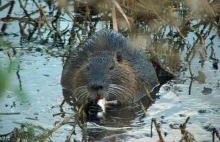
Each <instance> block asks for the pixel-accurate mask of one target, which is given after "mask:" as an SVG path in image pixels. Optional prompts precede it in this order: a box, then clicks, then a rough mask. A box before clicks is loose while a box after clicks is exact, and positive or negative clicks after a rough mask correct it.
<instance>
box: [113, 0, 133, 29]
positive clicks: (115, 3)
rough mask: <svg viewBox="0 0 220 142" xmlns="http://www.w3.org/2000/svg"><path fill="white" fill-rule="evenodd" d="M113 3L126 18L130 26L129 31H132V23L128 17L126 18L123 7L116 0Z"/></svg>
mask: <svg viewBox="0 0 220 142" xmlns="http://www.w3.org/2000/svg"><path fill="white" fill-rule="evenodd" d="M112 3H113V4H114V5H115V6H116V7H117V8H118V10H119V12H120V13H121V14H122V16H123V17H124V18H125V20H126V22H127V24H128V28H129V30H131V26H130V23H129V21H128V17H127V16H126V14H125V13H124V11H123V9H122V8H121V6H120V5H119V4H118V2H117V1H116V0H112Z"/></svg>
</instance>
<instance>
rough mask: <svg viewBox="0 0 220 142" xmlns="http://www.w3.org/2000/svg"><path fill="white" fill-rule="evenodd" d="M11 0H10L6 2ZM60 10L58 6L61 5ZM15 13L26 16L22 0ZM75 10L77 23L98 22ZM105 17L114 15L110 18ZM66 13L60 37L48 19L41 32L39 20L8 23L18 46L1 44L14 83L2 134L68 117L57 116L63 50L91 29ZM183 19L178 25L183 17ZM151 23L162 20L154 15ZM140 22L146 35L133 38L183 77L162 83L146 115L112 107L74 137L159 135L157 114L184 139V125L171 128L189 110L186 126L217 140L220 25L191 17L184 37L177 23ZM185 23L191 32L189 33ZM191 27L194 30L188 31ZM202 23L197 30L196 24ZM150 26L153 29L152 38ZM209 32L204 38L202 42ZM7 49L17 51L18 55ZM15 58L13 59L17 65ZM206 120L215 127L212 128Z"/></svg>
mask: <svg viewBox="0 0 220 142" xmlns="http://www.w3.org/2000/svg"><path fill="white" fill-rule="evenodd" d="M6 2H7V1H5V0H3V1H2V5H3V4H4V3H6ZM23 2H24V1H23ZM44 4H45V3H43V5H44ZM71 4H73V1H71ZM44 6H46V5H44ZM27 7H28V9H29V10H30V11H29V12H34V10H33V9H35V8H36V5H34V4H33V3H27ZM72 8H73V7H71V5H70V6H69V9H71V10H72V11H73V9H72ZM101 10H102V9H101ZM45 11H47V12H48V11H50V9H49V8H48V7H46V8H45ZM55 12H57V11H56V10H54V13H55ZM54 13H53V14H54ZM12 14H13V16H20V15H22V16H24V14H23V11H22V9H21V8H20V6H19V5H18V3H16V4H15V5H14V11H13V12H12ZM2 15H7V11H5V10H3V11H1V16H2ZM104 15H108V13H104ZM53 16H54V15H52V16H51V18H53ZM74 16H76V19H77V18H78V19H77V20H78V21H79V23H78V24H80V25H81V26H82V27H86V28H85V29H87V28H91V27H90V24H89V23H88V22H85V20H83V19H85V18H80V17H83V15H82V14H77V13H74ZM99 16H100V15H99ZM208 16H209V15H208ZM37 17H39V15H37V14H36V15H34V16H33V18H37ZM92 17H93V19H92V20H97V19H98V20H100V19H101V18H100V17H101V16H100V17H96V16H92ZM102 18H103V19H105V18H107V19H108V17H102ZM140 18H141V17H140ZM161 18H163V17H161ZM187 18H189V19H190V18H193V17H187ZM200 18H201V17H200ZM61 19H62V20H60V21H56V22H57V23H58V24H59V27H60V29H59V30H60V31H63V32H65V31H68V32H66V34H65V33H64V34H65V36H63V37H62V40H59V36H57V37H56V36H54V35H55V32H54V31H53V32H52V33H50V31H49V30H48V27H47V26H46V25H42V27H41V30H40V31H37V29H35V28H34V26H33V25H28V26H27V24H26V23H22V22H20V23H21V24H20V26H22V27H23V28H24V29H25V30H24V32H23V33H21V28H22V27H19V24H18V22H17V21H12V22H9V23H7V28H6V29H5V33H7V34H4V36H2V37H0V38H3V39H4V40H6V41H10V42H11V44H12V45H11V47H12V48H13V49H12V48H7V47H3V46H2V44H1V47H0V49H1V50H3V51H1V52H0V69H1V74H2V71H3V76H4V77H5V78H6V80H8V85H7V86H6V87H5V89H4V90H3V91H2V90H1V92H0V134H6V133H9V132H11V131H12V130H13V129H14V128H15V127H17V128H20V124H18V123H15V122H21V123H30V124H33V125H37V126H43V127H45V128H49V129H51V128H53V127H54V126H55V124H57V123H60V122H62V121H63V119H64V118H63V117H60V116H55V117H53V114H57V113H59V112H60V107H59V105H60V104H61V103H62V101H63V95H62V87H61V85H60V77H61V72H62V66H63V63H64V59H65V58H64V57H65V56H66V53H68V51H69V48H70V47H69V46H66V45H67V44H68V43H71V44H73V46H74V47H75V46H77V45H78V43H79V41H80V40H83V38H85V37H87V35H89V34H90V33H89V32H88V30H85V29H84V30H80V28H79V27H73V28H72V27H71V26H72V20H71V18H70V17H69V16H68V15H67V14H66V13H65V14H63V15H62V18H61ZM80 20H81V21H80ZM145 22H146V21H145ZM94 23H96V24H95V25H94V26H95V28H96V30H97V31H98V30H100V29H103V28H106V27H110V26H109V25H110V24H109V22H108V21H105V20H103V21H99V22H97V21H95V22H94ZM122 23H123V21H122ZM0 24H1V26H2V24H3V22H2V21H0ZM75 24H76V23H75ZM145 24H146V23H145ZM157 24H158V23H157ZM176 24H177V25H178V23H176ZM149 25H151V26H156V24H154V23H151V22H150V24H149ZM68 26H69V27H68ZM139 26H140V29H142V30H140V31H139V32H140V37H141V38H140V39H141V40H139V39H138V38H139V37H138V38H137V39H133V40H134V41H137V42H138V43H137V44H141V45H143V46H145V47H147V48H148V51H149V54H151V57H152V58H155V59H156V60H157V59H158V58H159V59H162V60H160V63H161V64H162V65H164V66H167V67H168V68H170V69H171V70H172V71H176V72H177V71H178V77H177V78H176V79H174V80H171V81H169V82H167V83H165V84H163V85H162V86H161V87H160V88H159V91H158V92H157V93H156V94H155V95H156V96H155V101H154V102H153V103H152V104H150V107H149V108H148V109H147V117H143V115H144V113H143V112H142V111H141V108H140V106H139V104H137V106H133V109H131V108H129V107H128V108H122V109H121V110H117V112H112V113H109V117H107V119H104V120H101V121H100V122H98V123H96V124H94V123H92V122H88V124H87V127H88V129H87V131H86V132H84V131H83V130H82V129H81V128H80V127H79V126H78V125H77V127H76V130H75V132H76V135H74V136H73V137H72V140H73V139H75V140H78V141H81V140H82V139H84V140H85V139H87V140H88V141H98V140H102V141H121V140H123V141H137V140H138V141H157V140H158V135H157V132H156V130H155V129H153V137H152V138H151V137H150V125H151V118H156V119H157V122H158V123H159V124H160V127H161V132H162V135H163V137H164V140H165V141H178V140H180V139H181V133H180V131H179V130H172V129H170V127H169V124H173V125H175V126H178V125H179V124H181V123H183V122H184V121H185V119H186V118H187V117H188V116H190V121H189V123H188V124H187V130H188V131H189V132H191V133H192V134H193V135H194V137H195V138H196V140H197V141H211V139H212V133H211V128H212V127H216V129H217V130H219V131H220V125H219V124H220V104H219V101H220V84H219V82H220V73H219V71H218V65H219V63H218V59H219V58H220V49H219V46H220V45H219V43H220V40H219V37H218V36H217V34H218V33H217V32H218V29H216V28H214V27H213V25H211V24H208V25H206V24H205V23H203V22H202V21H201V20H198V19H195V20H193V21H191V23H188V24H187V23H185V25H184V26H183V29H181V30H182V34H183V36H185V38H184V39H181V40H180V39H179V38H180V37H178V36H177V35H174V34H173V33H176V32H175V31H176V29H175V28H173V27H166V26H161V27H160V28H158V27H157V26H158V25H157V26H156V27H154V28H155V29H153V28H151V27H147V28H145V27H144V26H143V24H140V25H139ZM178 26H181V25H178ZM184 28H185V31H186V32H184ZM187 28H191V29H192V30H189V31H187V30H186V29H187ZM195 28H197V29H196V30H194V29H195ZM66 29H68V30H66ZM147 29H148V30H147ZM158 29H159V30H160V31H161V32H160V34H156V33H155V31H156V30H158ZM30 31H32V32H33V36H32V38H31V39H30V40H29V41H28V40H27V39H26V38H25V33H26V34H27V35H29V32H30ZM69 31H71V32H69ZM122 31H123V28H122ZM38 32H39V33H38ZM30 33H31V32H30ZM149 33H151V36H150V37H149V36H148V35H149ZM198 33H199V34H198ZM200 35H202V37H201V36H200ZM21 36H23V39H21ZM71 36H72V37H71ZM55 37H56V38H55ZM131 37H132V36H131ZM202 38H203V41H204V43H205V44H204V45H203V44H201V43H200V40H201V39H202ZM152 39H153V40H152ZM54 40H55V41H57V42H55V41H54ZM143 40H144V41H143ZM53 47H55V48H53ZM62 47H65V48H62ZM8 52H9V53H10V55H11V59H12V61H11V62H10V59H9V56H8V54H7V53H8ZM12 62H13V63H14V64H13V65H11V64H12ZM10 65H11V66H10ZM9 68H10V69H9ZM1 79H2V78H1ZM0 82H1V81H0ZM1 83H2V82H1ZM144 103H145V106H146V107H148V105H149V102H148V101H144ZM73 110H74V108H73V106H70V105H68V104H66V103H65V104H64V105H63V111H64V112H66V114H65V116H64V117H68V116H70V115H71V114H72V113H73ZM5 114H10V115H5ZM72 125H73V120H71V121H70V122H69V123H68V124H66V125H63V126H62V127H61V128H60V129H58V130H57V131H56V132H55V133H54V134H53V135H52V138H51V139H52V140H53V141H64V140H65V139H66V136H67V135H68V134H69V133H70V131H71V130H72ZM207 126H210V127H209V128H207Z"/></svg>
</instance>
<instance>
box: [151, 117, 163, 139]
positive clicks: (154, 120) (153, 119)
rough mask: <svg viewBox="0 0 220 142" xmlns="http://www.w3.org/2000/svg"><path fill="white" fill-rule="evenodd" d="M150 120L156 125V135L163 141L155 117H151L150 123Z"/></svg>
mask: <svg viewBox="0 0 220 142" xmlns="http://www.w3.org/2000/svg"><path fill="white" fill-rule="evenodd" d="M152 122H153V123H154V125H155V127H156V130H157V134H158V136H159V139H160V142H165V141H164V139H163V136H162V134H161V131H160V127H159V125H158V124H157V121H156V119H155V118H152V120H151V123H152ZM152 127H153V126H152ZM151 136H152V134H151Z"/></svg>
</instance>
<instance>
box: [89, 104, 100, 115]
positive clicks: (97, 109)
mask: <svg viewBox="0 0 220 142" xmlns="http://www.w3.org/2000/svg"><path fill="white" fill-rule="evenodd" d="M102 111H103V110H102V108H101V107H100V106H99V105H98V104H96V103H94V104H91V105H90V106H89V107H88V114H89V115H96V116H97V114H98V113H99V112H102Z"/></svg>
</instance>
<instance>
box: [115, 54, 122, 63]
mask: <svg viewBox="0 0 220 142" xmlns="http://www.w3.org/2000/svg"><path fill="white" fill-rule="evenodd" d="M116 60H117V61H118V63H120V62H122V60H123V59H122V54H121V52H117V54H116Z"/></svg>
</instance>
